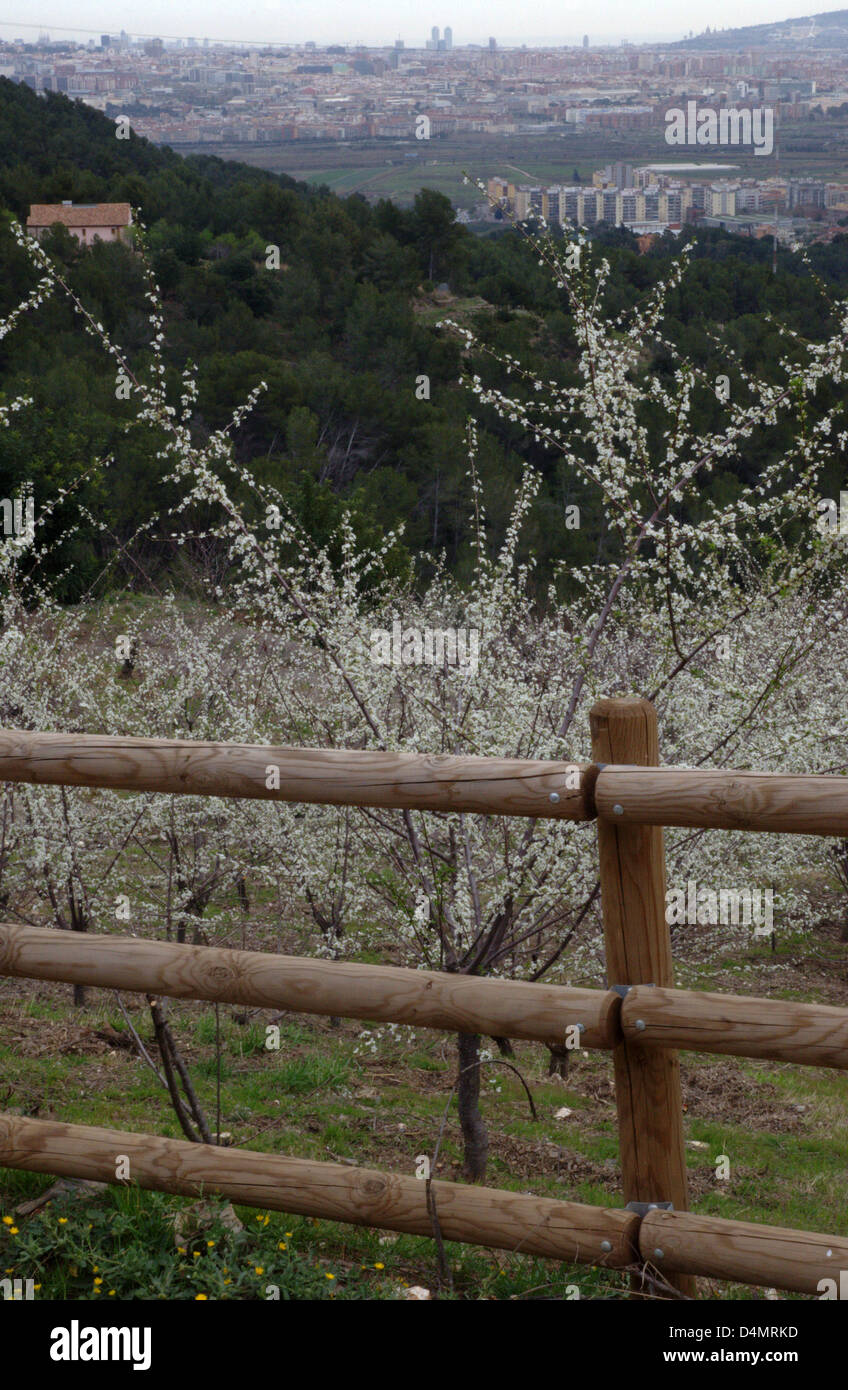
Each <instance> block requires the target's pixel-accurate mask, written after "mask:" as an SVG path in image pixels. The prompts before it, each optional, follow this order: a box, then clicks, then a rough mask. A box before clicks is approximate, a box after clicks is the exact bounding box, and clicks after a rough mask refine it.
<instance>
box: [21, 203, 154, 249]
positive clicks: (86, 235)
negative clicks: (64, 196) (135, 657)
mask: <svg viewBox="0 0 848 1390" xmlns="http://www.w3.org/2000/svg"><path fill="white" fill-rule="evenodd" d="M57 222H59V223H60V224H61V225H62V226H63V227H67V229H68V231H69V232H70V233H71V235H72V236H75V237H76V238H77V240H78V241H81V242H82V244H83V246H93V245H94V243H95V241H127V240H128V239H129V229H130V227H131V226H132V208H131V207H130V205H129V203H71V202H62V203H33V205H32V207H31V208H30V210H29V217H28V218H27V231H28V232H29V233H30V234H31V235H32V236H35V237H39V238H40V237H41V236H43V235H44V233H45V232H46V231H49V229H50V228H51V227H53V226H55V224H56V223H57Z"/></svg>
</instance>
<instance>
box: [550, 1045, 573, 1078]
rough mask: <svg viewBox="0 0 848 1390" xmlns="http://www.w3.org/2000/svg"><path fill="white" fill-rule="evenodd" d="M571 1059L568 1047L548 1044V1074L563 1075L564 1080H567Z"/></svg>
mask: <svg viewBox="0 0 848 1390" xmlns="http://www.w3.org/2000/svg"><path fill="white" fill-rule="evenodd" d="M569 1061H570V1054H569V1051H568V1048H567V1047H551V1046H550V1045H549V1046H548V1076H561V1077H562V1078H563V1080H566V1079H567V1077H568V1063H569Z"/></svg>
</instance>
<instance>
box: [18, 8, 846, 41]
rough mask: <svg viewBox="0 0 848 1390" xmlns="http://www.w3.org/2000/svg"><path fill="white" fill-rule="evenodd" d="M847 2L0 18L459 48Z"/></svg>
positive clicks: (652, 28) (713, 22)
mask: <svg viewBox="0 0 848 1390" xmlns="http://www.w3.org/2000/svg"><path fill="white" fill-rule="evenodd" d="M844 8H846V5H845V4H842V5H839V4H833V5H827V6H825V7H823V8H821V7H820V5H814V6H813V7H811V8H810V9H808V10H807V11H806V12H805V11H804V10H802V9H801V6H800V3H799V0H746V3H745V4H744V5H743V6H741V7H740V6H739V5H738V4H736V3H734V0H692V3H691V4H690V5H688V6H687V7H686V8H685V9H684V10H682V9H681V7H680V5H679V4H677V3H676V0H655V3H654V4H652V5H651V6H650V8H646V9H645V11H644V14H645V19H644V21H642V22H641V24H640V13H639V10H638V9H636V11H635V13H634V7H633V6H632V5H630V4H629V3H625V0H605V3H603V4H602V5H597V4H592V3H589V0H533V3H532V4H531V5H530V6H529V7H527V8H526V9H525V10H524V12H523V13H524V15H525V20H526V25H527V31H526V32H525V33H523V34H522V33H520V32H519V33H516V32H515V22H516V15H515V5H514V3H513V0H452V3H450V4H448V3H445V0H434V3H433V5H432V6H428V7H427V9H426V10H425V9H422V7H421V5H420V4H419V3H418V0H415V3H413V0H391V4H389V3H387V0H343V3H341V4H339V3H329V2H328V0H316V3H314V4H313V5H311V6H310V7H309V9H308V11H301V10H300V9H299V8H298V9H297V10H295V9H294V8H292V12H291V14H290V15H287V14H286V13H285V11H284V10H283V11H282V12H281V8H280V7H279V5H278V4H277V3H276V0H262V3H261V4H252V5H246V6H243V7H236V6H233V5H230V4H225V3H215V4H212V5H209V4H208V3H205V2H204V3H201V0H185V2H184V4H183V5H181V6H180V7H179V9H176V10H175V9H174V7H173V5H171V4H170V3H165V0H150V3H145V4H144V6H143V7H136V6H132V7H129V6H120V5H118V6H116V5H114V4H112V3H109V0H82V3H76V0H74V3H71V0H44V5H43V12H42V6H41V5H40V4H39V6H38V8H37V9H36V8H34V7H33V5H32V0H9V3H8V4H7V6H6V8H5V12H4V15H3V17H2V19H0V38H2V39H4V40H6V41H8V40H10V39H14V38H17V37H23V38H26V39H30V40H32V41H35V40H36V39H37V37H38V33H39V31H42V30H43V31H46V32H47V33H49V34H50V36H51V38H53V39H57V40H58V39H62V38H79V39H80V40H81V41H82V42H87V41H88V39H89V38H93V39H94V40H95V42H96V41H97V38H98V36H99V35H100V34H101V33H105V32H110V33H120V31H121V29H125V30H126V31H127V32H128V33H130V34H138V35H160V36H161V37H162V38H165V39H166V40H167V39H168V38H186V37H189V36H197V37H198V38H209V39H210V41H211V42H213V43H215V42H219V43H228V42H229V43H262V42H267V43H276V44H286V43H290V44H303V43H306V42H309V41H313V42H315V43H317V44H319V45H325V44H328V43H341V44H354V43H357V42H359V43H362V44H365V45H366V46H371V47H377V46H380V47H390V46H391V45H392V44H394V43H395V41H396V40H397V39H402V40H403V41H404V44H405V46H406V47H407V48H422V49H423V48H425V46H427V45H428V44H429V43H431V42H432V37H431V34H432V30H433V29H434V28H436V27H438V29H439V33H440V35H441V36H442V37H443V36H444V33H445V29H446V28H448V29H450V30H452V39H453V47H454V48H457V47H459V48H461V47H463V46H464V45H466V44H479V45H480V46H481V47H486V46H487V45H488V41H489V38H490V37H492V36H494V37H495V38H496V39H497V41H498V45H499V46H502V47H516V46H520V45H521V44H526V45H527V46H528V47H530V48H532V47H544V46H551V45H557V44H574V45H580V44H582V42H583V36H584V34H585V35H587V36H588V38H589V43H590V44H592V45H598V44H604V45H607V44H615V43H619V42H622V41H623V42H637V43H638V42H641V43H665V42H675V41H677V40H679V39H681V38H683V37H684V35H686V34H688V33H689V31H690V30H694V32H695V33H696V34H698V33H701V32H703V30H704V29H705V28H706V26H707V25H709V26H710V27H711V28H712V29H716V28H719V29H721V28H734V27H737V26H739V25H744V24H768V23H777V22H779V21H781V20H786V19H798V20H799V21H802V20H804V19H806V18H808V17H809V15H810V14H815V13H821V14H824V13H831V12H835V11H838V10H840V9H844Z"/></svg>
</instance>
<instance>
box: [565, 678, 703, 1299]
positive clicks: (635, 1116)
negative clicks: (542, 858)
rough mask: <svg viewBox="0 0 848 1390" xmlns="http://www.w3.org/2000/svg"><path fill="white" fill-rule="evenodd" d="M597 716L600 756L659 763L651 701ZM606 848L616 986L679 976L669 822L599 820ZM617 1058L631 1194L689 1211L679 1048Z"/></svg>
mask: <svg viewBox="0 0 848 1390" xmlns="http://www.w3.org/2000/svg"><path fill="white" fill-rule="evenodd" d="M589 723H590V726H591V730H592V756H593V758H594V759H595V761H596V762H598V763H636V764H652V763H653V764H655V763H657V762H658V761H659V745H658V736H657V717H656V712H655V710H654V708H653V706H652V705H651V704H650V703H649V702H648V701H647V700H626V699H621V700H601V701H599V703H598V704H596V705H594V706H593V707H592V709H591V710H590V712H589ZM603 775H604V773H603V771H601V772H600V774H599V776H598V781H600V778H601V777H603ZM596 786H597V784H596ZM598 854H599V859H600V874H601V906H602V911H603V922H604V939H605V943H606V962H607V967H606V968H607V980H608V982H609V984H610V985H637V984H645V983H657V984H662V985H671V984H673V982H674V981H673V973H672V959H671V938H670V935H669V930H668V926H667V924H666V920H665V855H664V851H663V838H662V830H661V829H655V828H653V827H651V826H645V825H620V824H618V823H617V818H616V823H612V822H610V821H606V820H599V821H598ZM613 1057H614V1063H615V1091H616V1107H617V1110H618V1133H619V1144H620V1147H621V1167H622V1184H623V1189H624V1193H623V1195H624V1201H625V1202H633V1201H637V1202H673V1203H674V1206H675V1208H677V1209H678V1210H685V1209H686V1207H688V1205H689V1198H688V1185H687V1179H686V1155H685V1150H684V1146H683V1098H682V1092H681V1087H680V1064H679V1059H678V1055H677V1053H676V1052H674V1051H671V1050H665V1049H663V1050H662V1051H660V1050H659V1049H648V1048H643V1047H640V1046H638V1045H637V1044H634V1043H632V1042H629V1041H628V1042H622V1043H621V1044H619V1045H618V1046H617V1047H616V1048H615V1050H614V1053H613ZM671 1282H672V1283H673V1284H674V1285H675V1286H676V1287H678V1288H679V1289H680V1290H681V1291H682V1292H684V1293H686V1294H688V1295H689V1296H691V1297H694V1294H695V1286H694V1282H693V1281H692V1280H691V1279H689V1278H687V1277H685V1276H678V1275H675V1276H672V1279H671Z"/></svg>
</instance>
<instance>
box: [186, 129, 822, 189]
mask: <svg viewBox="0 0 848 1390" xmlns="http://www.w3.org/2000/svg"><path fill="white" fill-rule="evenodd" d="M179 149H180V152H181V153H183V154H186V153H196V154H216V155H219V156H220V157H221V158H223V159H237V160H240V161H242V162H243V163H245V164H252V165H254V166H256V167H258V168H261V169H268V170H270V171H271V172H273V173H282V174H290V175H291V176H292V178H296V179H302V180H305V181H306V182H309V183H315V184H326V185H327V187H329V188H331V189H332V190H333V191H334V192H336V193H339V194H341V195H342V196H347V195H349V194H351V193H363V194H366V195H375V196H380V197H387V198H392V199H395V200H396V201H397V202H399V203H404V204H406V203H410V202H411V201H412V199H413V198H414V196H415V194H416V193H417V192H418V191H419V189H421V188H435V189H437V190H438V191H439V192H441V193H444V194H446V195H447V196H448V197H449V198H450V199H451V201H452V202H453V203H455V204H456V206H457V207H470V206H471V205H472V204H473V203H474V202H476V201H478V199H479V194H478V193H477V190H476V189H475V188H474V187H473V186H472V185H467V184H463V182H462V178H463V173H466V172H467V173H468V174H469V175H470V176H471V177H474V178H482V179H487V178H490V177H492V176H494V175H496V174H505V175H508V176H512V177H514V178H515V179H516V181H517V182H523V183H530V182H537V181H538V182H540V183H571V182H572V181H573V179H574V174H575V171H576V172H577V174H578V175H579V176H580V179H581V181H582V182H584V183H589V182H591V178H592V172H593V170H595V169H597V168H599V167H601V166H603V165H604V164H608V163H612V162H615V161H618V160H622V161H626V162H627V163H633V164H655V163H663V164H670V163H673V162H674V159H675V155H677V154H679V157H680V163H686V162H689V161H691V160H693V159H694V160H702V161H708V162H709V163H715V164H719V163H725V164H727V165H729V166H732V169H731V168H729V169H728V173H731V172H732V173H733V174H734V175H737V174H738V175H741V176H744V177H749V178H750V177H757V178H767V177H769V176H771V175H773V174H776V173H778V172H779V173H782V174H789V173H791V174H795V175H803V174H809V175H811V176H815V177H818V178H844V177H845V176H846V174H848V123H846V122H845V121H837V120H831V121H816V122H815V123H812V124H811V123H810V122H804V123H803V124H794V125H790V124H784V125H783V126H782V127H781V128H780V129H779V130H778V132H777V139H776V150H775V154H773V155H771V156H765V157H763V156H755V155H754V154H753V153H749V154H747V155H746V154H745V151H744V150H740V149H739V148H738V147H737V148H733V149H711V148H708V147H703V148H698V149H697V150H687V151H684V150H682V149H681V150H680V151H679V152H678V151H677V150H675V149H673V148H671V147H669V146H668V145H667V144H666V143H665V139H664V133H663V130H662V128H660V127H657V128H656V129H654V130H649V131H642V130H640V131H613V130H607V131H598V132H594V133H592V134H588V135H587V134H577V133H576V132H573V133H572V132H568V133H567V134H559V133H556V134H546V133H544V132H542V133H539V134H536V133H532V132H531V133H522V134H520V135H463V136H456V137H453V136H451V137H446V138H439V139H438V140H433V141H431V142H429V143H428V144H427V147H426V150H422V145H421V143H420V142H418V141H416V140H398V141H390V142H387V141H382V140H380V141H376V140H372V141H357V142H356V143H354V144H350V145H348V146H347V147H345V146H344V145H343V144H341V143H340V142H339V141H337V140H303V141H288V142H286V143H284V144H279V145H263V146H258V147H256V146H250V145H242V144H237V145H197V146H188V145H183V146H179ZM406 156H410V157H406ZM710 177H715V178H717V177H721V175H720V174H718V173H716V174H711V175H710Z"/></svg>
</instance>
